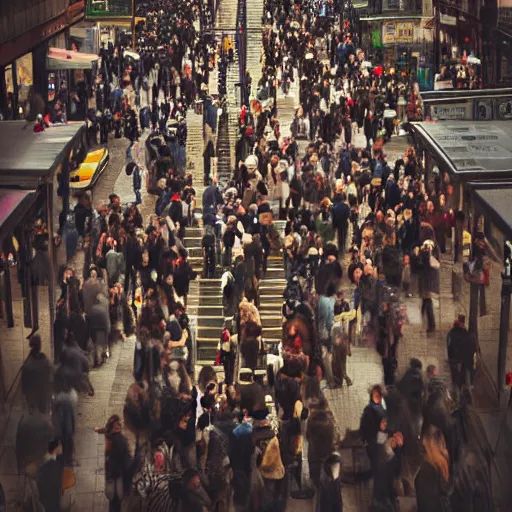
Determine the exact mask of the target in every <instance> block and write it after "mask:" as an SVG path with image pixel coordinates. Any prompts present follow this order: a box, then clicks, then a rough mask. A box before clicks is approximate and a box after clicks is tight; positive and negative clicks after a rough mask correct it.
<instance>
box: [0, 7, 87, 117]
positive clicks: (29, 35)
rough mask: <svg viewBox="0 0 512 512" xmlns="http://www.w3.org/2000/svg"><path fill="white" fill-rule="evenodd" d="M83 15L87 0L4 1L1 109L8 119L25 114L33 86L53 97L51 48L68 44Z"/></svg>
mask: <svg viewBox="0 0 512 512" xmlns="http://www.w3.org/2000/svg"><path fill="white" fill-rule="evenodd" d="M83 16H84V0H17V1H15V2H14V1H9V2H0V112H1V113H2V116H3V118H4V119H19V118H22V117H23V113H24V111H25V109H26V106H27V102H28V95H29V93H30V90H31V89H33V90H34V91H35V92H37V93H39V94H40V95H41V96H42V98H43V99H44V100H45V102H48V101H49V99H48V95H49V94H50V95H51V90H50V89H51V85H52V80H54V78H55V77H52V76H51V75H50V76H49V73H48V72H47V70H46V57H47V53H48V48H49V47H57V48H67V47H68V44H69V28H70V27H71V26H72V25H74V24H75V23H77V22H78V21H80V20H81V19H82V18H83ZM49 85H50V87H49ZM50 101H51V99H50Z"/></svg>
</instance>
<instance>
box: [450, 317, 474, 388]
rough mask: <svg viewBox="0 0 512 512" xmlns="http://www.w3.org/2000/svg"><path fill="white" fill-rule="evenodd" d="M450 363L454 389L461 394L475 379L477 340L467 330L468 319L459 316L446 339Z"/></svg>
mask: <svg viewBox="0 0 512 512" xmlns="http://www.w3.org/2000/svg"><path fill="white" fill-rule="evenodd" d="M446 348H447V352H448V363H449V365H450V373H451V376H452V383H453V387H454V388H455V390H456V391H457V392H459V393H460V391H461V389H462V387H463V386H466V385H472V384H473V378H474V371H475V370H474V367H475V357H476V352H477V346H476V340H475V337H474V335H473V333H470V332H469V331H468V330H467V329H466V317H465V316H464V315H458V316H457V319H456V320H455V322H454V324H453V327H452V329H451V330H450V332H449V333H448V335H447V337H446Z"/></svg>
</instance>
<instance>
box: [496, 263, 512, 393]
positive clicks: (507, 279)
mask: <svg viewBox="0 0 512 512" xmlns="http://www.w3.org/2000/svg"><path fill="white" fill-rule="evenodd" d="M507 268H508V271H507V270H505V272H504V273H503V274H502V276H501V279H502V282H501V309H500V338H499V345H498V375H497V378H498V382H497V384H498V394H499V396H498V398H499V397H501V393H502V392H503V386H504V384H505V371H506V365H507V345H508V331H509V325H510V294H511V293H512V279H511V276H510V261H508V263H507V264H506V265H505V269H507Z"/></svg>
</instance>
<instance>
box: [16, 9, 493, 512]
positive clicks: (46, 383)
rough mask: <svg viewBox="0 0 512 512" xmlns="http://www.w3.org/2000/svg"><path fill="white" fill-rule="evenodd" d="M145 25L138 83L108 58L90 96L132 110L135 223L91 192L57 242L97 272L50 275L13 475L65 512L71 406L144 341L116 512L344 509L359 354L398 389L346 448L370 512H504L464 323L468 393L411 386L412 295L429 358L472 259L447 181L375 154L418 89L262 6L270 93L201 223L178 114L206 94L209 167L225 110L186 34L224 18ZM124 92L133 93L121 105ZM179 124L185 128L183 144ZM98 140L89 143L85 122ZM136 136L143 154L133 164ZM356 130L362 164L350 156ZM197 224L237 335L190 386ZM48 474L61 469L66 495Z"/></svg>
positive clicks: (115, 484) (328, 23) (328, 20)
mask: <svg viewBox="0 0 512 512" xmlns="http://www.w3.org/2000/svg"><path fill="white" fill-rule="evenodd" d="M139 9H142V10H143V13H144V15H145V22H143V24H142V25H141V26H139V27H138V30H137V42H138V46H139V55H140V57H141V58H140V61H137V64H136V65H135V62H132V60H130V58H129V57H128V58H127V56H126V53H125V54H124V55H123V50H122V48H114V47H113V46H112V47H109V48H106V49H104V50H102V52H103V56H104V58H103V59H102V69H101V73H100V75H98V76H99V79H98V83H97V84H96V108H97V110H99V111H101V112H103V114H102V115H105V113H106V112H107V111H109V110H110V111H112V112H114V114H115V112H116V111H117V110H118V108H120V107H121V106H122V105H124V107H125V108H124V110H122V109H121V110H122V111H123V112H124V115H125V116H126V115H128V116H129V117H130V120H129V122H127V121H126V118H125V122H124V129H125V131H126V130H128V131H126V133H125V135H126V137H127V138H128V139H130V141H131V143H130V147H129V151H127V155H126V172H127V174H128V175H130V176H132V177H133V185H134V192H135V197H136V201H135V204H128V205H127V204H126V202H125V201H124V200H123V198H120V197H118V196H117V195H116V194H112V195H111V196H110V197H109V201H110V202H109V204H102V205H98V206H96V207H93V205H92V202H91V198H90V197H89V195H88V194H82V195H80V197H79V198H78V203H77V205H76V206H75V207H74V210H73V211H72V212H66V213H65V214H64V215H63V216H62V218H61V230H60V232H59V239H62V241H63V243H64V244H65V246H66V252H67V255H68V260H69V259H70V258H71V257H72V255H73V254H74V253H75V251H76V250H77V249H78V248H81V249H82V250H83V251H84V255H85V258H84V261H85V262H84V268H83V271H82V272H80V273H79V274H81V275H83V278H82V279H80V278H79V277H78V275H77V272H76V270H75V269H73V268H71V267H70V266H64V267H63V268H62V271H61V273H60V276H59V283H60V286H61V296H60V300H59V302H58V310H57V315H56V321H55V325H54V339H55V347H56V358H57V360H58V366H57V368H54V367H53V364H52V363H51V362H50V361H49V360H48V359H47V358H46V357H45V356H44V354H42V353H41V340H40V338H39V337H38V335H37V334H36V335H33V336H32V337H31V338H30V347H31V353H30V356H29V358H28V360H27V363H26V364H25V365H24V367H23V370H22V387H23V392H24V396H25V398H26V402H27V405H28V408H29V409H30V411H31V412H32V414H30V415H28V416H27V417H26V418H25V419H24V420H23V421H22V423H21V424H20V427H19V429H18V440H19V443H18V446H19V447H20V449H19V450H18V464H19V467H20V468H27V467H28V466H30V464H32V463H35V462H40V460H42V459H44V461H45V462H44V464H42V465H40V466H39V467H38V469H37V470H36V472H35V474H34V476H35V478H36V481H37V484H38V485H37V487H38V489H39V492H38V495H39V499H40V501H41V503H42V505H43V507H45V509H46V510H52V511H53V510H60V508H59V507H60V505H58V503H59V501H60V495H61V492H62V485H63V482H64V481H63V479H62V472H64V468H65V467H72V466H73V464H74V463H75V460H74V437H75V424H76V406H77V401H78V393H88V394H89V395H91V396H92V395H93V394H94V389H93V386H92V385H91V382H90V380H89V377H88V372H89V368H91V367H93V366H101V365H102V364H103V363H104V362H105V361H106V360H107V359H108V358H109V356H110V351H111V347H112V344H114V343H116V342H119V341H124V340H125V338H126V337H128V336H135V338H136V344H135V351H134V358H133V383H132V384H131V385H130V386H129V388H128V392H127V395H126V401H125V406H124V417H123V418H121V417H119V416H117V415H113V416H111V417H110V418H109V420H108V422H107V423H106V425H105V426H104V427H103V428H98V429H97V431H98V433H101V434H104V435H105V438H106V442H105V494H106V496H107V498H108V500H109V504H110V510H111V511H113V512H116V511H120V510H121V507H123V510H126V509H128V510H132V509H133V510H148V511H159V510H162V511H164V510H183V511H185V510H186V511H201V512H204V511H214V510H215V511H226V512H227V511H228V510H231V509H232V508H231V507H234V509H235V510H236V511H237V512H250V511H256V510H261V511H265V512H279V511H283V512H284V510H286V508H287V505H288V502H289V500H290V497H291V498H296V499H307V498H312V497H313V496H314V507H315V510H317V511H322V512H324V511H333V512H334V511H341V510H343V502H342V485H341V481H342V469H344V468H341V456H340V450H341V449H343V448H344V447H346V446H347V445H346V443H347V439H346V438H345V439H341V438H340V433H339V431H338V428H337V424H336V419H335V417H334V414H333V412H332V411H331V409H330V406H329V403H328V400H327V398H326V394H325V393H324V392H325V390H326V389H329V390H335V389H337V388H340V387H343V386H345V385H346V386H351V385H352V384H353V383H354V382H357V381H358V380H359V379H364V376H363V375H350V376H349V375H348V372H347V358H349V357H351V347H352V346H354V345H363V346H366V347H373V348H374V349H375V350H376V351H377V352H378V353H379V355H380V357H381V359H382V367H383V368H382V369H383V376H384V377H383V382H382V383H379V384H376V385H375V386H373V387H372V388H371V390H370V396H369V404H368V405H367V406H366V407H365V408H364V411H362V416H361V424H360V429H359V430H358V431H357V432H355V433H351V436H353V437H354V439H356V443H355V444H356V446H359V447H361V448H364V449H365V450H364V451H365V452H366V454H367V458H368V465H369V472H368V475H369V476H370V477H371V478H372V479H373V491H372V497H371V502H370V503H368V504H367V505H368V506H369V507H371V510H375V511H389V512H391V511H398V510H399V502H400V498H401V497H411V498H414V497H415V499H416V501H417V507H418V510H419V511H421V512H423V511H425V512H426V511H432V510H443V511H446V512H448V511H450V510H453V511H458V510H473V509H475V510H481V511H486V510H491V508H492V505H491V503H490V498H489V496H490V494H489V489H488V485H487V484H488V475H487V474H486V473H485V470H484V469H483V467H482V466H481V465H479V464H477V463H475V460H476V459H475V454H474V453H473V452H471V451H470V450H469V448H468V446H467V445H466V441H467V431H466V428H465V427H466V422H465V418H464V407H463V404H464V400H466V399H467V396H468V392H469V388H470V385H471V382H472V378H473V370H474V358H475V353H476V344H475V342H474V340H473V338H472V337H471V335H470V333H469V332H468V331H467V329H466V328H465V325H464V321H465V319H464V317H463V316H459V317H458V318H457V321H456V324H455V326H454V328H453V329H452V331H451V332H450V334H449V336H448V340H447V348H448V357H449V358H450V368H451V370H452V376H453V384H454V390H450V389H449V386H447V385H446V384H445V383H443V382H442V381H441V379H440V378H439V372H438V369H437V367H436V366H434V365H430V366H428V368H426V372H425V373H424V372H423V366H422V362H421V361H419V360H417V359H412V360H411V362H410V367H409V368H407V369H406V371H405V372H404V373H403V374H402V375H401V376H400V377H399V378H398V377H397V370H398V350H400V346H401V345H402V344H403V343H406V340H404V339H403V338H404V326H405V325H406V324H407V311H406V306H407V304H408V300H409V298H410V297H411V296H412V295H419V296H420V297H421V299H422V306H421V312H422V314H423V315H424V317H425V331H426V333H425V336H429V335H431V333H434V332H435V329H436V324H435V316H434V309H433V301H432V297H433V294H435V293H437V292H438V291H439V269H440V260H441V258H442V257H443V254H444V253H446V252H447V251H448V252H449V251H452V252H453V253H455V252H456V248H457V247H458V246H460V243H461V242H460V239H461V237H462V232H461V229H460V222H458V221H457V220H458V219H459V218H460V213H459V212H457V211H456V207H455V205H454V204H452V203H453V201H452V198H451V197H450V189H449V187H447V186H446V183H445V182H444V181H443V180H441V179H440V178H439V179H434V180H432V181H430V182H426V181H425V178H424V169H423V163H422V158H421V155H420V154H418V152H417V150H415V148H413V147H411V148H409V149H408V150H407V151H406V153H405V155H404V156H403V158H399V159H398V160H396V161H395V162H390V161H388V158H387V155H386V146H385V143H386V142H387V141H388V140H389V139H390V138H391V137H392V136H393V134H395V133H397V132H398V130H399V128H400V127H405V128H406V122H407V120H408V119H409V120H410V119H412V118H414V116H416V115H417V114H418V108H420V105H419V104H418V94H417V89H416V87H415V85H414V84H413V83H412V82H411V81H410V79H409V77H407V76H397V74H396V73H383V70H382V69H378V68H372V67H370V66H368V65H367V63H366V61H365V55H364V51H363V50H361V49H360V48H358V37H357V34H356V33H355V32H354V27H353V26H352V24H351V22H350V19H349V18H348V17H347V16H346V15H345V14H346V13H344V11H343V6H342V5H341V4H339V5H338V4H337V7H336V8H334V7H333V6H331V4H329V3H322V2H321V3H317V2H314V1H309V0H303V1H295V2H293V3H291V2H277V1H275V0H269V1H267V2H266V3H265V9H264V13H263V20H262V21H263V24H264V25H265V31H264V34H263V38H262V47H263V52H262V77H261V79H260V80H259V81H258V83H257V84H252V80H251V78H250V76H249V75H246V77H245V79H244V80H245V81H244V82H243V84H244V86H245V88H246V90H245V95H244V97H245V99H246V101H244V105H243V106H242V107H241V109H240V116H239V133H240V136H239V140H238V141H237V145H236V161H237V166H236V169H234V170H233V174H232V176H231V179H230V180H229V183H228V184H227V186H225V187H221V186H220V184H219V183H218V181H217V180H216V179H210V178H209V176H207V180H208V183H207V186H206V188H205V190H204V192H203V196H202V212H200V214H199V213H198V212H197V210H196V209H195V199H196V190H195V188H194V187H195V184H194V180H193V176H192V175H191V174H187V169H186V155H185V154H184V153H185V140H186V120H185V119H186V118H185V114H186V109H187V108H189V107H190V106H191V105H192V104H193V103H194V101H195V100H196V98H197V97H198V96H201V95H203V97H202V99H203V100H205V105H204V112H205V130H204V131H205V140H207V141H208V144H205V148H208V145H210V146H211V145H213V141H212V133H214V132H215V131H216V122H217V120H216V112H215V108H214V105H213V102H210V100H211V98H208V97H207V96H206V92H207V84H208V72H209V70H211V66H212V64H213V63H214V62H215V55H214V54H215V52H216V48H217V45H216V44H215V41H207V40H205V39H204V38H205V37H207V36H206V35H205V36H203V35H201V34H195V32H194V31H193V30H192V27H193V22H194V20H195V18H196V17H200V18H201V22H202V23H208V22H209V21H208V20H210V22H211V19H212V18H213V17H212V15H211V13H209V12H208V9H206V8H205V6H204V5H203V6H199V5H197V4H195V3H193V2H178V1H177V2H170V1H169V0H159V1H153V2H147V3H143V4H141V5H140V6H139ZM221 51H222V50H221ZM201 52H203V53H201ZM199 54H201V55H202V57H201V58H198V55H199ZM228 54H229V52H228ZM200 61H202V62H204V67H203V68H201V69H200V70H199V69H197V67H196V65H197V63H198V62H200ZM225 64H226V62H225ZM115 77H117V79H118V80H119V81H120V83H123V85H124V87H122V88H121V87H118V86H116V87H114V89H113V90H111V89H110V84H111V83H112V82H113V81H115V79H116V78H115ZM148 77H149V78H151V81H149V80H148ZM294 81H298V84H296V86H295V87H294V88H295V89H297V90H298V91H299V95H298V98H297V99H298V102H299V106H298V108H297V110H296V113H295V117H294V119H293V122H292V124H291V126H290V127H282V126H280V112H279V109H278V101H277V96H278V89H279V88H280V89H281V91H282V93H283V94H285V95H286V94H289V93H290V92H291V90H292V85H293V82H294ZM149 83H152V86H151V87H149V89H150V90H151V97H152V100H151V103H152V108H151V110H150V112H151V113H150V114H148V115H149V122H147V121H148V117H147V116H146V114H144V113H143V112H144V108H142V110H141V111H140V115H139V116H136V115H135V111H134V108H133V107H134V106H136V105H138V104H139V103H138V102H139V101H140V100H138V99H137V98H139V96H140V95H142V94H145V93H148V95H149V92H148V90H147V89H148V85H147V84H149ZM118 91H120V94H117V92H118ZM178 91H179V92H178ZM161 97H163V102H162V103H160V102H159V101H160V100H158V98H161ZM170 102H172V104H173V107H172V109H171V107H170ZM148 103H149V101H148ZM166 105H168V107H167V106H166ZM180 105H181V106H180ZM94 112H95V111H93V113H94ZM178 112H179V113H180V116H182V119H183V121H182V122H181V124H180V123H178V126H176V125H173V126H169V125H168V119H169V118H173V117H175V118H176V119H177V118H178ZM393 112H394V113H393ZM95 115H96V114H95ZM162 116H163V120H162V122H160V119H161V118H162ZM96 117H97V116H96ZM114 117H115V116H114ZM113 122H114V123H115V122H116V121H115V119H114V121H113ZM88 125H89V136H90V137H91V138H94V137H95V128H94V119H89V122H88ZM145 128H150V129H151V130H152V133H151V135H150V136H149V137H148V138H147V140H146V143H145V144H139V143H138V142H137V139H138V137H139V130H143V129H145ZM288 129H289V132H290V135H289V136H288V135H286V136H284V135H283V133H284V132H288ZM361 130H363V133H364V136H365V138H366V143H365V144H363V146H364V147H357V144H356V139H358V137H357V136H358V135H359V133H360V131H361ZM114 131H115V127H114ZM102 133H103V132H102ZM109 134H110V130H108V129H107V130H106V132H105V133H103V135H102V137H103V140H102V142H106V141H107V140H108V137H109ZM114 136H117V135H116V134H114ZM210 150H211V148H210ZM143 167H147V168H148V171H149V175H150V179H148V181H147V188H148V191H149V192H151V193H154V194H155V195H156V196H157V200H156V203H155V211H154V213H153V214H151V215H150V216H149V218H148V219H144V218H143V216H142V214H141V210H140V208H139V206H138V204H140V202H141V200H142V198H141V193H140V191H141V189H142V178H141V176H142V174H141V171H142V168H143ZM451 193H452V194H453V190H452V191H451ZM199 216H200V218H201V221H202V222H201V223H200V224H201V225H202V226H203V228H204V234H203V237H202V240H201V249H202V251H203V261H204V264H203V271H202V275H203V277H204V278H215V277H221V290H222V305H223V315H224V318H225V321H224V326H223V327H222V329H221V330H220V332H219V344H218V354H217V358H216V360H215V361H211V365H205V366H203V367H202V368H201V370H200V372H199V374H198V375H197V376H196V373H197V372H196V368H195V361H194V358H193V357H192V353H193V335H194V333H193V332H191V329H190V325H189V318H188V315H187V311H188V309H187V305H188V301H187V295H188V293H189V288H190V282H191V281H192V280H194V279H195V278H196V277H197V274H196V272H195V271H194V270H193V268H192V266H191V265H190V263H189V261H188V250H187V247H186V246H185V244H184V242H185V233H186V231H187V229H188V228H189V227H190V226H193V225H195V223H196V222H197V220H198V217H199ZM278 219H280V220H282V221H285V222H284V224H285V226H284V233H283V234H281V233H280V229H279V228H278V223H277V222H276V221H277V220H278ZM42 232H43V233H44V229H43V230H42ZM46 243H48V240H47V239H46ZM272 254H274V255H280V254H281V255H282V258H283V266H284V272H285V277H286V287H285V290H284V292H283V297H284V301H283V306H282V317H283V318H282V339H281V340H280V341H279V343H278V344H276V346H273V345H272V346H271V345H270V344H269V343H267V342H266V337H265V328H264V326H263V323H262V320H261V316H260V312H259V306H260V301H261V299H260V291H259V285H260V280H261V279H262V278H264V276H265V274H266V272H267V264H268V258H269V256H270V255H272ZM219 370H221V371H219ZM50 412H51V415H50ZM50 417H51V420H50V422H51V425H50V423H49V418H50ZM123 422H124V425H125V427H126V429H128V430H129V431H130V432H131V435H128V433H127V432H126V431H123V426H122V424H123ZM36 431H37V432H38V435H37V436H34V439H32V443H26V444H25V443H24V440H27V439H29V438H30V437H31V436H32V435H33V434H34V432H36ZM132 437H133V438H134V439H135V443H134V445H135V446H134V449H132V447H131V446H130V443H129V439H131V438H132ZM346 437H349V436H348V435H347V436H346ZM36 445H37V446H36ZM41 446H44V449H43V450H42V449H41ZM46 447H47V448H48V449H47V450H46ZM45 452H46V453H45ZM61 452H62V455H61ZM49 461H52V462H55V461H59V463H60V461H61V464H60V465H58V471H60V472H61V473H60V476H58V477H56V478H54V477H55V475H56V474H59V473H58V471H57V470H56V465H54V464H52V465H51V466H49ZM365 505H366V504H365Z"/></svg>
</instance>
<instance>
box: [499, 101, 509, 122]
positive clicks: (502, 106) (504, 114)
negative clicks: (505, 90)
mask: <svg viewBox="0 0 512 512" xmlns="http://www.w3.org/2000/svg"><path fill="white" fill-rule="evenodd" d="M496 119H501V120H506V119H508V120H510V119H512V98H504V99H499V100H496Z"/></svg>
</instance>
